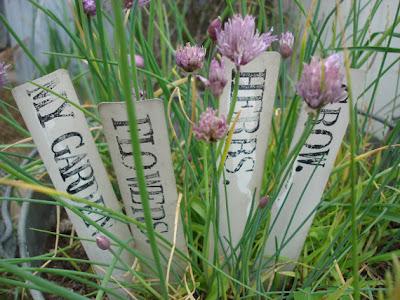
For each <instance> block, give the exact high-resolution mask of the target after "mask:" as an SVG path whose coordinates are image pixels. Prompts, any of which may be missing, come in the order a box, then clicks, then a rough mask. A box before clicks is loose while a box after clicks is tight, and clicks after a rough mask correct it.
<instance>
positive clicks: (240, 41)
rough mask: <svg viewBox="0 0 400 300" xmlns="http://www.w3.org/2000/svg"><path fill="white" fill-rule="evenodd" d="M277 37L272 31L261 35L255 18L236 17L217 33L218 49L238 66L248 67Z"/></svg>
mask: <svg viewBox="0 0 400 300" xmlns="http://www.w3.org/2000/svg"><path fill="white" fill-rule="evenodd" d="M274 40H276V36H274V35H273V34H272V31H270V32H268V33H264V34H260V33H259V32H258V31H257V30H256V23H255V19H254V17H253V16H249V15H247V16H245V17H244V18H243V17H242V16H240V15H235V16H233V17H232V18H231V19H229V20H228V21H227V22H226V23H225V25H224V28H223V30H221V31H220V32H219V33H217V48H218V50H219V52H220V53H221V54H222V55H223V56H226V57H227V58H229V59H230V60H231V61H232V62H233V63H235V64H236V66H241V65H246V64H248V63H249V62H251V61H252V60H253V59H255V58H256V57H257V56H258V55H260V54H261V53H262V52H264V51H265V50H266V49H267V48H268V47H269V46H271V44H272V42H273V41H274Z"/></svg>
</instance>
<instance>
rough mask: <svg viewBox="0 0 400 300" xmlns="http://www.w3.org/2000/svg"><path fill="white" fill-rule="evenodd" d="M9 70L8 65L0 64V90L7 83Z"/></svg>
mask: <svg viewBox="0 0 400 300" xmlns="http://www.w3.org/2000/svg"><path fill="white" fill-rule="evenodd" d="M9 68H10V65H8V64H6V63H4V62H0V88H2V87H3V86H5V85H6V83H7V82H8V75H7V71H8V69H9Z"/></svg>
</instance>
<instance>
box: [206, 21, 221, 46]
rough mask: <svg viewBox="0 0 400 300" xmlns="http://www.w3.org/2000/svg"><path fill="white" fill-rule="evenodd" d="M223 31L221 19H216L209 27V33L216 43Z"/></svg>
mask: <svg viewBox="0 0 400 300" xmlns="http://www.w3.org/2000/svg"><path fill="white" fill-rule="evenodd" d="M221 30H222V22H221V18H220V17H218V18H216V19H214V20H213V21H212V22H211V23H210V25H209V26H208V29H207V32H208V35H209V36H210V38H211V39H212V40H213V41H214V42H215V41H216V40H217V34H218V33H219V32H220V31H221Z"/></svg>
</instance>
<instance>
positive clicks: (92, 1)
mask: <svg viewBox="0 0 400 300" xmlns="http://www.w3.org/2000/svg"><path fill="white" fill-rule="evenodd" d="M82 5H83V11H84V12H85V14H87V15H88V16H91V17H93V16H95V15H96V0H82Z"/></svg>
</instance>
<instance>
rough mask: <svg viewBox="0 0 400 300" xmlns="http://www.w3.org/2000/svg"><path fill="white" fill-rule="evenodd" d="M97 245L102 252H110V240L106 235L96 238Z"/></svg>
mask: <svg viewBox="0 0 400 300" xmlns="http://www.w3.org/2000/svg"><path fill="white" fill-rule="evenodd" d="M96 244H97V247H99V248H100V249H101V250H110V248H111V242H110V240H109V239H108V238H107V237H105V236H104V235H98V236H97V237H96Z"/></svg>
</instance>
